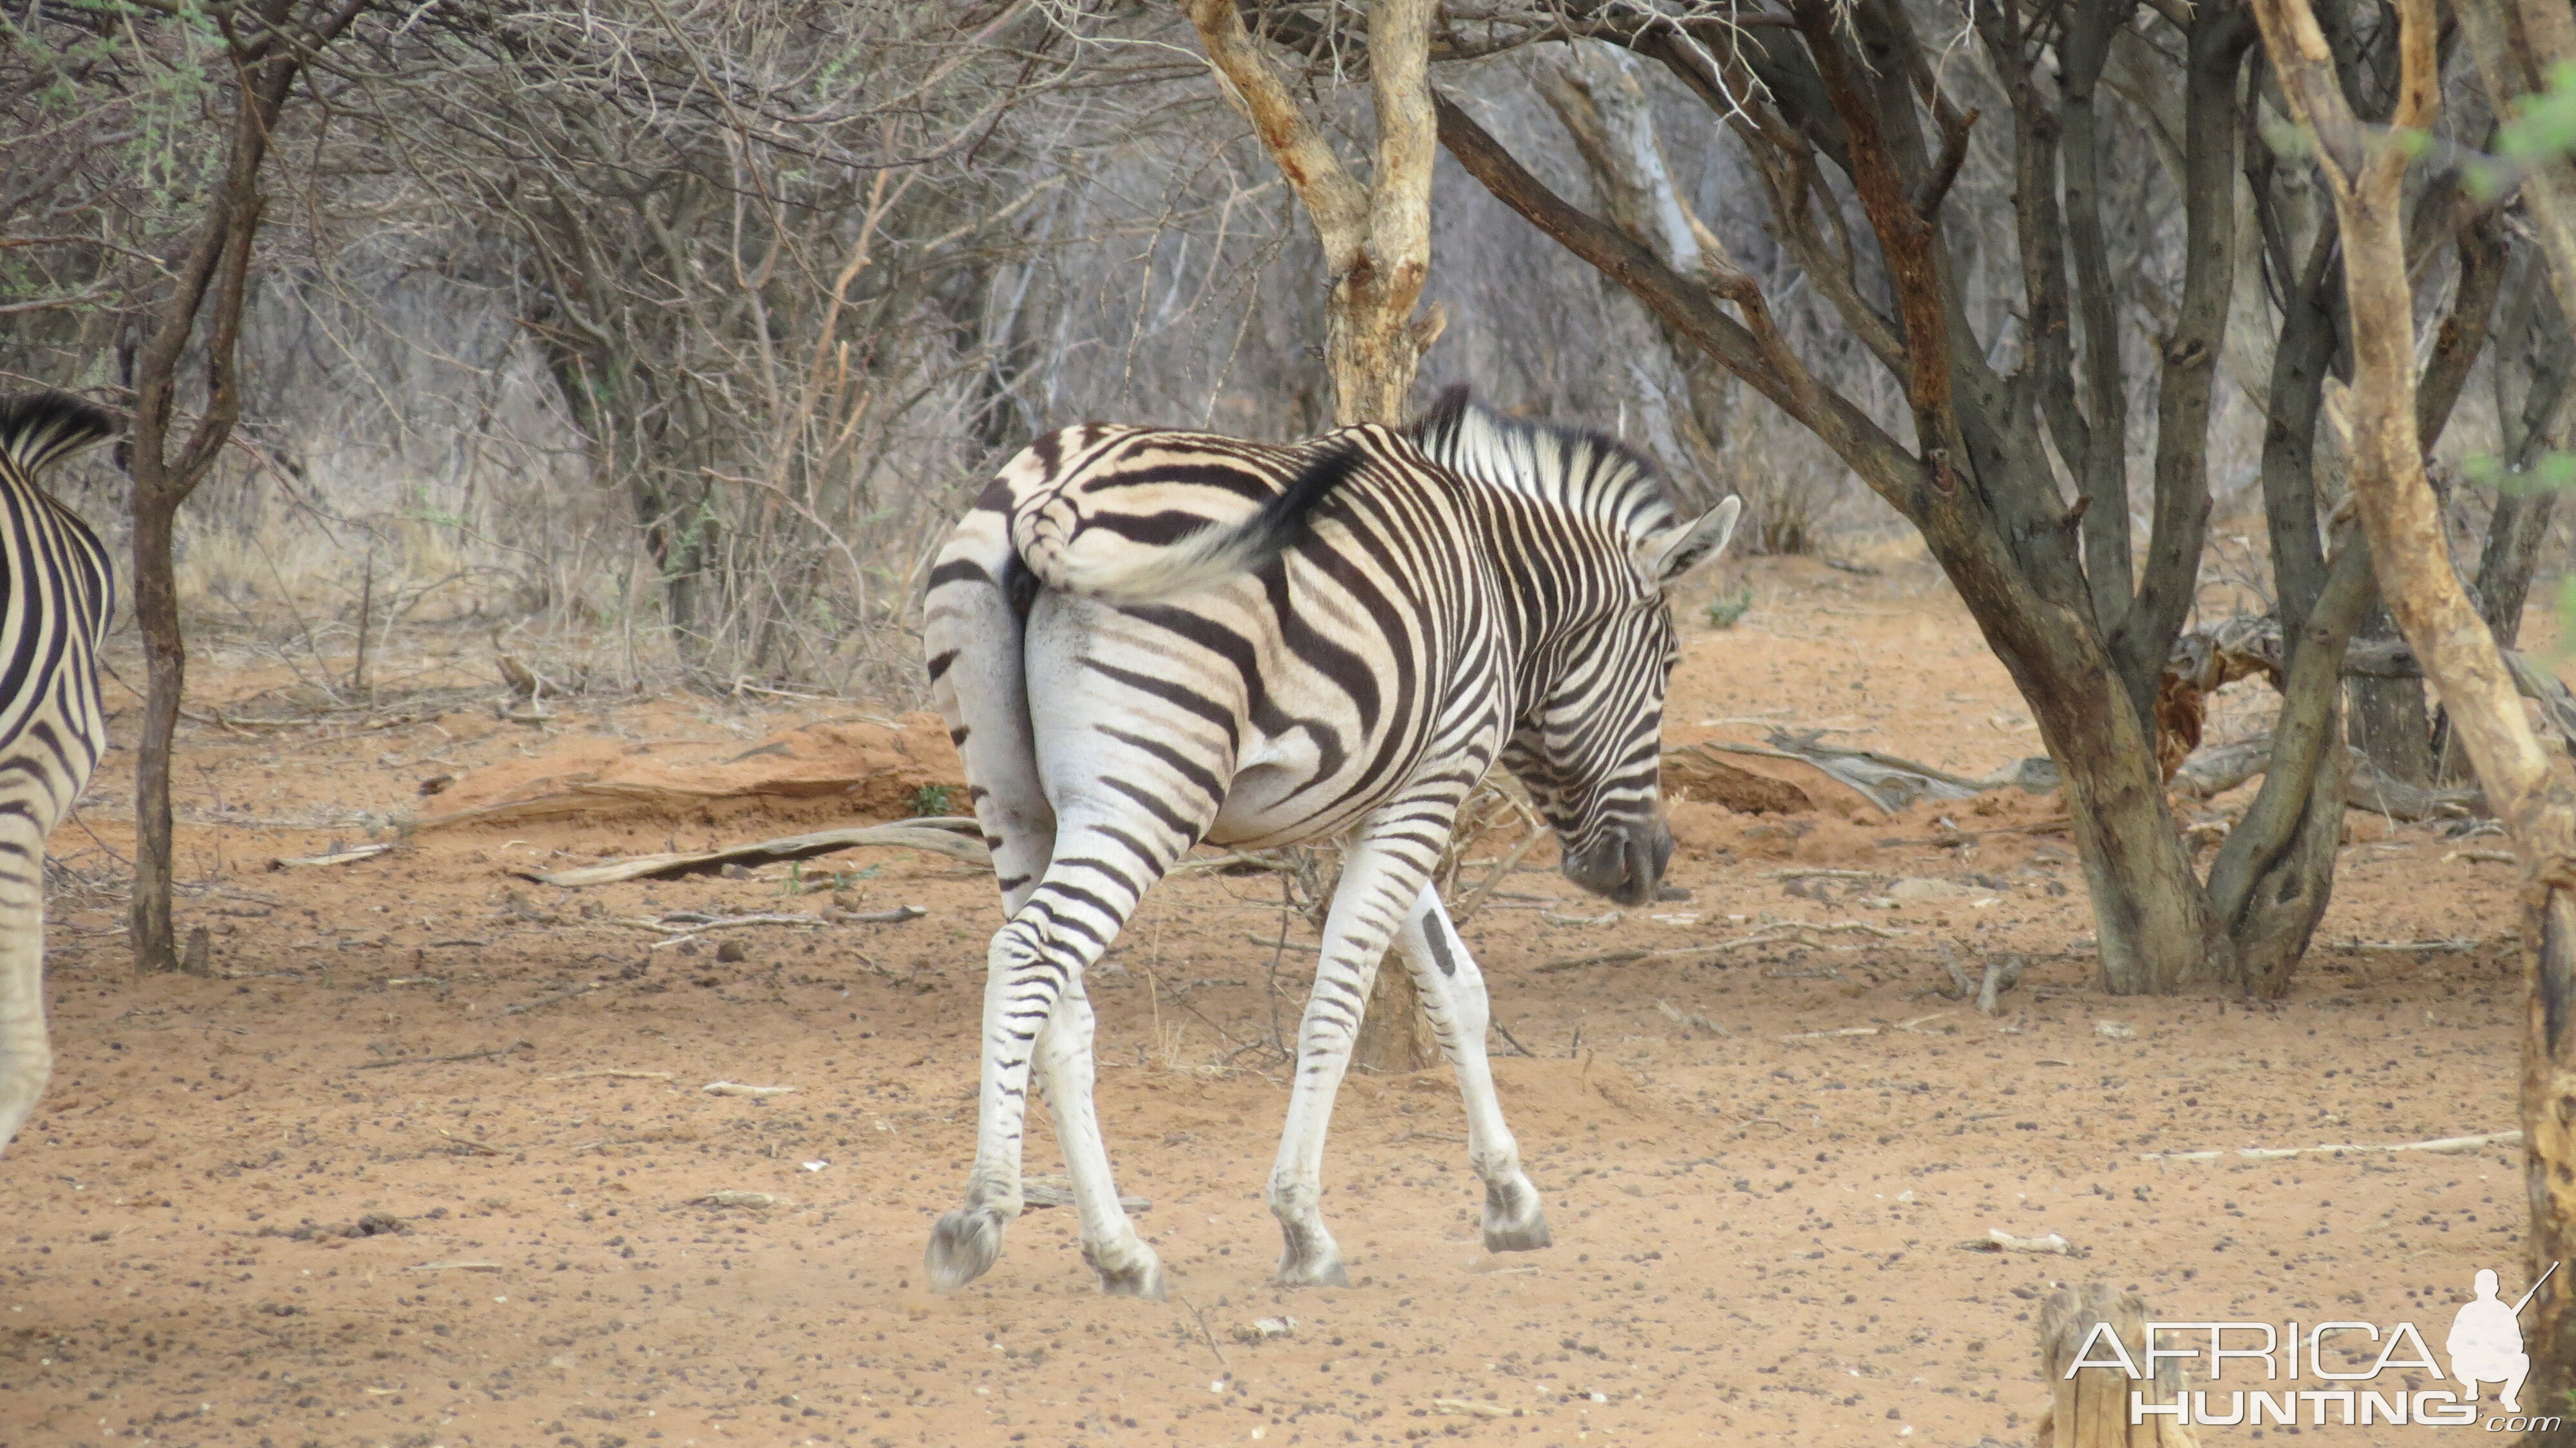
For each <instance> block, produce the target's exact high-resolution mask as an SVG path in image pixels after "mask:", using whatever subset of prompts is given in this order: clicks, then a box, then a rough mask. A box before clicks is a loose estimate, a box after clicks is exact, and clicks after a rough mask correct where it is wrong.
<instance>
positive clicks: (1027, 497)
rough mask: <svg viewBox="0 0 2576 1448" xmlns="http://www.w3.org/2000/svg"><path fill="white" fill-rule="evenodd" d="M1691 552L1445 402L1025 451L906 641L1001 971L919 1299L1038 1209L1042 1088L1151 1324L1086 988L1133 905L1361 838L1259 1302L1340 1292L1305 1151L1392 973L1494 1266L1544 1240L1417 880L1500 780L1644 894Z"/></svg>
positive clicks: (1432, 898) (1695, 560) (1627, 460)
mask: <svg viewBox="0 0 2576 1448" xmlns="http://www.w3.org/2000/svg"><path fill="white" fill-rule="evenodd" d="M1737 511H1738V502H1737V500H1736V499H1734V498H1732V497H1730V498H1727V499H1726V500H1725V501H1723V502H1721V503H1719V504H1718V505H1717V506H1716V507H1715V508H1713V509H1711V510H1710V511H1708V512H1707V513H1706V514H1704V515H1702V516H1699V517H1696V518H1691V519H1682V518H1680V517H1678V516H1677V513H1676V510H1675V508H1674V505H1673V500H1672V498H1671V496H1670V495H1669V493H1668V492H1667V491H1666V488H1665V486H1664V484H1663V482H1662V480H1661V478H1660V475H1659V474H1658V473H1657V472H1656V470H1655V468H1654V467H1653V466H1652V465H1651V464H1650V463H1648V462H1647V461H1646V459H1645V458H1643V457H1642V456H1640V455H1639V454H1637V453H1635V452H1633V451H1631V450H1629V449H1628V448H1626V447H1624V446H1622V445H1620V444H1619V443H1617V442H1615V441H1613V440H1611V439H1610V438H1607V437H1604V436H1601V435H1598V434H1595V433H1588V432H1579V431H1574V430H1570V429H1565V428H1559V427H1556V426H1552V425H1548V424H1544V423H1538V422H1529V421H1521V420H1517V419H1513V418H1510V417H1506V416H1503V415H1501V414H1498V413H1495V412H1492V411H1489V410H1487V409H1485V408H1483V407H1480V406H1477V405H1475V404H1473V403H1472V402H1470V401H1469V400H1468V397H1467V394H1466V391H1465V389H1463V388H1458V389H1453V390H1451V391H1450V392H1449V393H1447V394H1446V395H1444V396H1443V397H1442V398H1441V400H1440V401H1439V402H1438V403H1437V404H1436V405H1435V406H1434V407H1433V408H1432V409H1431V410H1430V411H1429V412H1428V413H1426V414H1425V415H1423V416H1422V417H1420V418H1419V419H1417V420H1416V421H1414V422H1413V423H1411V424H1410V425H1407V426H1404V427H1400V428H1390V427H1385V426H1380V425H1376V424H1361V425H1359V426H1355V427H1346V428H1342V429H1339V430H1337V431H1334V432H1331V433H1327V434H1325V435H1324V436H1322V437H1319V438H1314V439H1310V440H1308V441H1306V442H1303V443H1297V444H1288V445H1271V444H1264V443H1256V442H1244V441H1239V440H1236V439H1232V438H1226V437H1218V436H1212V435H1209V434H1205V433H1194V432H1176V431H1165V430H1157V429H1152V428H1144V427H1134V426H1113V425H1106V424H1084V425H1081V426H1076V427H1069V428H1065V429H1063V430H1061V431H1057V432H1053V433H1049V434H1047V435H1046V436H1043V437H1040V438H1039V439H1037V440H1036V441H1035V442H1033V443H1031V444H1030V445H1029V446H1028V447H1027V449H1025V450H1024V451H1022V452H1021V453H1020V454H1019V455H1018V456H1017V457H1016V458H1014V459H1013V460H1012V461H1011V462H1010V463H1009V464H1008V465H1006V466H1005V467H1004V468H1003V469H1002V471H1001V473H1000V474H999V475H998V476H997V477H996V478H995V479H994V480H993V482H992V483H991V484H990V485H988V486H987V487H986V488H985V490H984V492H983V493H982V495H981V496H980V497H979V498H978V499H977V501H976V504H975V506H974V508H973V509H972V510H971V511H970V512H969V513H968V514H967V516H966V518H965V519H964V521H963V522H961V523H960V525H959V526H958V528H957V531H956V532H955V534H954V535H953V536H952V537H951V538H950V540H949V542H948V543H947V545H946V546H945V548H944V549H943V550H942V551H941V553H940V555H939V557H938V560H937V562H936V564H935V565H934V567H933V569H932V572H931V575H930V581H929V590H928V594H927V600H926V606H925V614H926V617H925V624H926V627H925V629H924V646H925V652H926V654H927V656H928V664H929V672H930V677H931V681H932V692H933V695H934V698H935V700H936V703H937V705H938V708H939V710H940V712H941V713H942V714H944V715H945V716H946V717H947V720H948V724H949V729H950V733H951V737H952V738H954V739H955V740H956V742H957V746H958V750H959V753H960V755H961V757H962V758H963V761H964V764H965V771H966V778H967V785H968V794H969V797H970V798H971V799H972V801H973V803H974V807H975V813H976V816H977V819H978V821H979V823H980V824H981V826H982V829H983V833H984V837H985V842H986V844H987V845H988V847H989V848H990V849H991V851H992V856H993V864H994V871H995V874H996V876H997V878H998V880H999V883H1000V886H1001V890H1002V900H1003V906H1004V911H1005V914H1006V916H1007V917H1008V919H1007V923H1006V924H1004V925H1003V926H1002V927H1001V929H1000V931H999V932H998V933H996V934H995V935H994V937H993V940H992V944H991V947H990V950H989V951H988V954H987V959H986V975H985V986H984V1005H983V1028H982V1047H983V1050H982V1079H981V1085H980V1091H979V1097H978V1128H977V1137H976V1151H975V1163H974V1167H973V1169H972V1171H971V1173H970V1175H969V1177H968V1181H967V1187H966V1194H965V1202H964V1205H963V1206H961V1207H959V1208H958V1209H957V1210H955V1211H952V1212H949V1213H947V1214H946V1215H944V1216H943V1217H941V1218H940V1219H939V1222H938V1224H937V1225H936V1227H934V1229H933V1230H932V1233H931V1239H930V1246H929V1249H928V1252H927V1254H926V1257H925V1263H924V1265H925V1267H926V1270H927V1272H928V1275H929V1279H930V1284H931V1286H932V1287H933V1288H934V1289H937V1290H943V1291H944V1290H949V1289H953V1288H956V1287H959V1286H962V1285H964V1284H965V1283H967V1282H970V1281H972V1280H973V1279H975V1278H976V1277H978V1276H980V1275H982V1274H983V1272H984V1271H985V1270H986V1269H988V1268H989V1267H991V1266H992V1264H993V1262H994V1260H995V1259H996V1258H997V1257H998V1256H999V1255H1000V1251H1001V1244H1002V1234H1003V1231H1004V1229H1005V1228H1006V1227H1007V1226H1008V1225H1009V1224H1010V1223H1011V1221H1012V1220H1013V1219H1015V1218H1016V1217H1017V1216H1018V1214H1019V1212H1020V1209H1021V1206H1022V1196H1021V1187H1020V1157H1021V1134H1022V1128H1023V1125H1024V1122H1025V1119H1026V1110H1027V1096H1028V1088H1029V1084H1030V1077H1031V1075H1032V1073H1034V1074H1035V1075H1036V1077H1037V1078H1038V1081H1039V1084H1041V1085H1042V1086H1043V1087H1044V1089H1045V1090H1046V1093H1047V1099H1048V1103H1049V1106H1050V1108H1051V1109H1052V1111H1053V1112H1054V1117H1055V1126H1056V1134H1057V1137H1058V1138H1059V1140H1060V1142H1061V1144H1062V1147H1063V1151H1064V1156H1065V1161H1066V1165H1067V1167H1068V1168H1069V1170H1070V1172H1071V1175H1072V1179H1073V1186H1074V1198H1075V1205H1076V1207H1077V1208H1078V1214H1079V1217H1080V1233H1081V1240H1082V1247H1083V1255H1084V1258H1085V1259H1086V1260H1087V1261H1088V1262H1089V1263H1090V1264H1091V1266H1092V1268H1093V1270H1094V1271H1095V1272H1097V1273H1098V1274H1099V1278H1100V1282H1101V1286H1102V1288H1103V1289H1104V1290H1105V1291H1107V1292H1110V1293H1112V1294H1122V1295H1133V1296H1140V1297H1148V1298H1159V1297H1161V1296H1162V1295H1163V1293H1164V1290H1165V1284H1164V1278H1163V1272H1162V1267H1161V1264H1160V1262H1159V1260H1158V1259H1157V1257H1156V1255H1155V1253H1154V1250H1153V1249H1152V1248H1151V1247H1149V1246H1148V1245H1146V1244H1145V1242H1144V1241H1143V1240H1142V1239H1141V1238H1140V1237H1139V1236H1138V1235H1137V1233H1136V1230H1135V1227H1134V1225H1133V1224H1132V1223H1131V1222H1130V1221H1129V1220H1128V1218H1127V1215H1126V1213H1125V1211H1124V1210H1123V1209H1122V1208H1121V1207H1120V1205H1119V1201H1118V1193H1117V1191H1116V1189H1115V1187H1114V1186H1113V1185H1112V1183H1111V1179H1110V1169H1109V1158H1108V1152H1107V1149H1106V1147H1105V1146H1104V1145H1103V1143H1102V1140H1101V1135H1100V1124H1099V1121H1098V1119H1097V1116H1096V1115H1095V1113H1094V1110H1093V1105H1092V1082H1093V1063H1092V1055H1091V1043H1092V1028H1093V1016H1092V1010H1091V1003H1090V1001H1089V999H1088V998H1087V997H1086V994H1085V992H1084V988H1083V973H1084V971H1085V970H1086V969H1088V968H1089V967H1090V966H1091V965H1092V964H1093V963H1094V962H1095V961H1097V960H1098V959H1099V958H1100V956H1101V955H1102V954H1103V953H1104V952H1105V951H1106V950H1107V949H1108V948H1109V945H1110V943H1111V941H1112V940H1114V939H1115V938H1116V937H1117V935H1118V933H1119V931H1120V929H1121V928H1122V927H1123V926H1124V925H1125V924H1126V922H1127V919H1128V917H1129V916H1130V914H1132V913H1133V911H1134V910H1135V908H1136V906H1137V904H1138V903H1139V901H1140V899H1141V898H1142V896H1143V895H1144V893H1145V891H1146V889H1147V888H1148V887H1150V886H1151V885H1152V884H1153V883H1154V882H1155V881H1156V880H1158V879H1160V878H1161V877H1162V876H1163V874H1164V873H1165V872H1166V871H1168V870H1169V869H1170V868H1171V867H1172V866H1173V864H1174V863H1175V862H1176V861H1177V860H1178V859H1179V858H1180V856H1181V855H1182V854H1184V853H1185V852H1186V851H1188V850H1189V849H1190V848H1191V847H1192V846H1193V845H1196V844H1198V843H1200V842H1201V841H1206V842H1210V843H1215V844H1224V845H1231V846H1236V847H1240V848H1264V847H1269V846H1274V845H1282V844H1290V843H1295V842H1298V841H1304V840H1314V839H1321V838H1327V837H1334V836H1344V835H1346V836H1348V845H1347V850H1346V853H1345V855H1344V857H1343V869H1342V877H1341V883H1340V885H1339V887H1338V888H1337V889H1336V891H1335V893H1334V896H1333V900H1332V905H1331V909H1330V912H1329V916H1328V918H1327V921H1326V924H1325V929H1324V935H1325V940H1324V946H1323V953H1322V956H1321V959H1320V960H1319V962H1318V965H1317V967H1316V974H1315V984H1314V988H1313V991H1312V992H1311V994H1310V996H1309V998H1308V1000H1307V1004H1306V1008H1305V1013H1304V1016H1303V1018H1302V1020H1301V1021H1300V1023H1299V1026H1298V1033H1297V1071H1296V1080H1295V1085H1294V1087H1293V1090H1292V1094H1291V1099H1290V1104H1289V1108H1288V1119H1287V1124H1286V1127H1285V1130H1284V1131H1283V1133H1282V1135H1281V1139H1280V1144H1279V1154H1278V1158H1277V1161H1276V1164H1275V1166H1274V1167H1273V1169H1272V1171H1271V1175H1270V1181H1269V1187H1268V1192H1267V1198H1268V1203H1269V1206H1270V1209H1271V1212H1272V1213H1273V1215H1275V1216H1276V1217H1277V1218H1278V1221H1279V1225H1280V1229H1281V1233H1282V1236H1283V1238H1284V1241H1285V1245H1284V1248H1283V1250H1282V1253H1281V1256H1280V1259H1279V1266H1278V1271H1277V1275H1276V1279H1275V1280H1276V1281H1277V1282H1278V1283H1280V1284H1281V1285H1283V1286H1347V1285H1349V1275H1348V1272H1347V1270H1346V1269H1345V1267H1344V1265H1343V1261H1342V1254H1341V1250H1340V1248H1339V1247H1338V1246H1337V1245H1336V1244H1335V1242H1334V1239H1333V1236H1332V1233H1331V1232H1330V1231H1329V1230H1328V1229H1327V1228H1326V1227H1325V1224H1324V1220H1323V1216H1322V1213H1321V1212H1320V1210H1319V1209H1318V1199H1319V1197H1320V1196H1321V1191H1322V1170H1323V1153H1324V1137H1325V1128H1326V1126H1327V1124H1328V1122H1329V1120H1330V1118H1331V1114H1332V1103H1333V1097H1334V1093H1335V1092H1336V1090H1337V1089H1338V1088H1339V1086H1340V1084H1341V1080H1342V1076H1343V1074H1344V1072H1345V1070H1346V1068H1347V1066H1348V1064H1349V1060H1350V1050H1351V1045H1352V1041H1353V1038H1354V1036H1355V1034H1356V1033H1357V1030H1358V1027H1359V1023H1360V1015H1361V1011H1362V1009H1363V1007H1364V1005H1365V1003H1366V1001H1367V999H1368V995H1369V989H1370V986H1371V984H1372V982H1373V979H1374V977H1375V975H1376V972H1377V968H1378V963H1379V961H1380V960H1381V959H1382V958H1383V957H1384V956H1385V954H1386V951H1387V948H1388V946H1389V945H1390V944H1393V945H1394V947H1395V948H1396V950H1397V951H1398V953H1399V954H1401V956H1402V957H1403V960H1404V964H1405V968H1406V969H1407V970H1408V971H1409V972H1410V973H1411V975H1412V977H1413V979H1414V980H1415V982H1416V983H1417V984H1418V986H1419V987H1420V991H1421V997H1422V1001H1423V1005H1424V1008H1425V1010H1426V1012H1427V1014H1428V1015H1429V1017H1430V1020H1431V1023H1432V1026H1433V1028H1434V1032H1435V1034H1436V1036H1437V1038H1438V1040H1439V1042H1440V1045H1441V1049H1442V1051H1443V1053H1444V1054H1445V1055H1446V1056H1447V1058H1448V1060H1449V1062H1450V1064H1451V1066H1452V1067H1453V1068H1454V1069H1455V1071H1456V1073H1457V1077H1458V1084H1459V1089H1460V1092H1461V1094H1462V1095H1463V1096H1464V1097H1465V1100H1466V1108H1467V1122H1468V1143H1467V1152H1468V1157H1469V1160H1470V1162H1471V1163H1472V1164H1473V1166H1474V1168H1475V1170H1476V1172H1477V1174H1478V1176H1479V1177H1480V1178H1482V1180H1483V1182H1484V1186H1485V1201H1484V1213H1483V1226H1484V1240H1485V1245H1486V1247H1487V1248H1488V1249H1490V1250H1493V1251H1498V1252H1500V1251H1526V1250H1534V1249H1537V1248H1542V1247H1545V1246H1547V1245H1549V1234H1548V1227H1547V1219H1546V1216H1545V1214H1544V1213H1543V1212H1542V1210H1541V1207H1540V1203H1539V1197H1538V1192H1537V1189H1536V1188H1534V1187H1533V1186H1532V1185H1531V1184H1530V1181H1529V1178H1528V1177H1527V1176H1526V1175H1524V1174H1523V1172H1522V1170H1521V1166H1520V1157H1519V1148H1518V1146H1517V1144H1516V1143H1515V1142H1514V1141H1513V1138H1512V1134H1511V1132H1510V1130H1509V1128H1508V1127H1507V1126H1506V1125H1505V1124H1504V1121H1503V1116H1502V1111H1501V1108H1500V1106H1499V1104H1498V1103H1497V1101H1496V1099H1495V1096H1494V1087H1493V1078H1492V1073H1491V1070H1490V1068H1489V1066H1488V1063H1487V1060H1486V1056H1485V1044H1484V1042H1485V1029H1486V1025H1487V1020H1488V1017H1487V1005H1486V996H1485V987H1484V982H1483V978H1482V976H1481V975H1480V974H1479V973H1478V971H1477V968H1476V963H1475V961H1474V960H1473V959H1472V958H1471V957H1470V956H1469V955H1468V953H1467V948H1466V946H1465V945H1464V944H1463V943H1462V942H1461V941H1460V940H1459V938H1458V934H1457V931H1456V929H1455V928H1454V927H1453V926H1452V925H1451V923H1450V920H1449V917H1448V914H1447V912H1446V911H1445V909H1444V908H1443V907H1442V904H1441V901H1440V898H1439V895H1438V893H1437V892H1436V891H1435V890H1434V889H1433V888H1432V883H1431V878H1432V872H1433V870H1434V868H1435V866H1436V865H1437V863H1438V860H1439V858H1440V854H1441V850H1442V847H1443V846H1444V844H1445V843H1446V842H1447V841H1448V838H1449V834H1450V828H1451V824H1452V822H1453V820H1454V818H1455V816H1456V813H1457V811H1458V808H1459V806H1460V804H1461V803H1462V802H1463V801H1464V800H1465V799H1466V797H1467V795H1468V792H1469V791H1470V790H1472V789H1474V788H1475V787H1476V785H1477V783H1478V782H1479V781H1480V780H1481V779H1482V778H1483V777H1484V776H1485V774H1486V772H1487V770H1488V769H1489V767H1490V766H1492V765H1494V764H1496V763H1498V762H1499V763H1501V764H1502V765H1504V766H1505V767H1507V768H1508V769H1510V770H1511V772H1512V773H1513V774H1514V775H1516V776H1518V778H1519V779H1520V780H1521V782H1522V783H1523V784H1524V785H1525V786H1526V787H1527V788H1528V790H1529V793H1530V795H1531V797H1532V799H1533V801H1534V802H1535V804H1536V805H1537V807H1538V809H1539V811H1540V813H1541V815H1542V816H1543V817H1544V818H1545V819H1546V821H1547V822H1548V824H1549V826H1550V828H1551V829H1552V831H1553V832H1554V834H1555V835H1556V837H1557V840H1558V844H1559V847H1560V849H1561V851H1562V855H1563V865H1562V869H1563V872H1564V874H1565V875H1566V877H1567V878H1568V879H1570V880H1572V881H1573V882H1574V883H1576V884H1577V885H1580V886H1582V887H1584V888H1585V889H1587V890H1591V891H1593V892H1596V893H1598V894H1602V895H1606V896H1608V897H1610V898H1611V899H1613V900H1616V901H1619V902H1621V903H1623V904H1638V903H1642V902H1644V901H1647V900H1651V899H1654V898H1656V895H1657V891H1658V888H1659V886H1660V883H1661V880H1662V876H1663V871H1664V866H1665V864H1666V863H1667V861H1668V860H1669V859H1670V857H1671V854H1672V836H1671V834H1670V833H1669V831H1668V830H1667V829H1666V828H1665V825H1664V820H1663V809H1662V801H1661V797H1660V794H1659V789H1658V778H1659V765H1660V758H1661V733H1662V725H1663V702H1664V688H1665V684H1666V682H1667V680H1668V678H1669V676H1670V673H1671V670H1672V667H1673V664H1674V662H1675V661H1676V660H1677V658H1678V657H1679V643H1678V639H1677V635H1676V633H1675V630H1674V626H1673V619H1672V611H1671V606H1670V604H1669V603H1668V601H1667V594H1668V592H1669V590H1670V589H1671V588H1672V587H1673V585H1674V584H1675V583H1677V582H1678V581H1679V580H1680V579H1681V578H1682V577H1683V575H1685V574H1686V573H1688V572H1689V571H1690V570H1691V569H1692V568H1693V567H1694V566H1695V565H1697V564H1699V563H1701V562H1704V561H1706V560H1707V559H1709V558H1711V557H1713V556H1715V555H1716V554H1717V552H1718V551H1719V550H1720V549H1722V548H1723V547H1724V546H1725V544H1726V541H1727V539H1728V537H1729V536H1730V535H1731V534H1732V532H1733V531H1734V526H1735V518H1736V513H1737Z"/></svg>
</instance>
